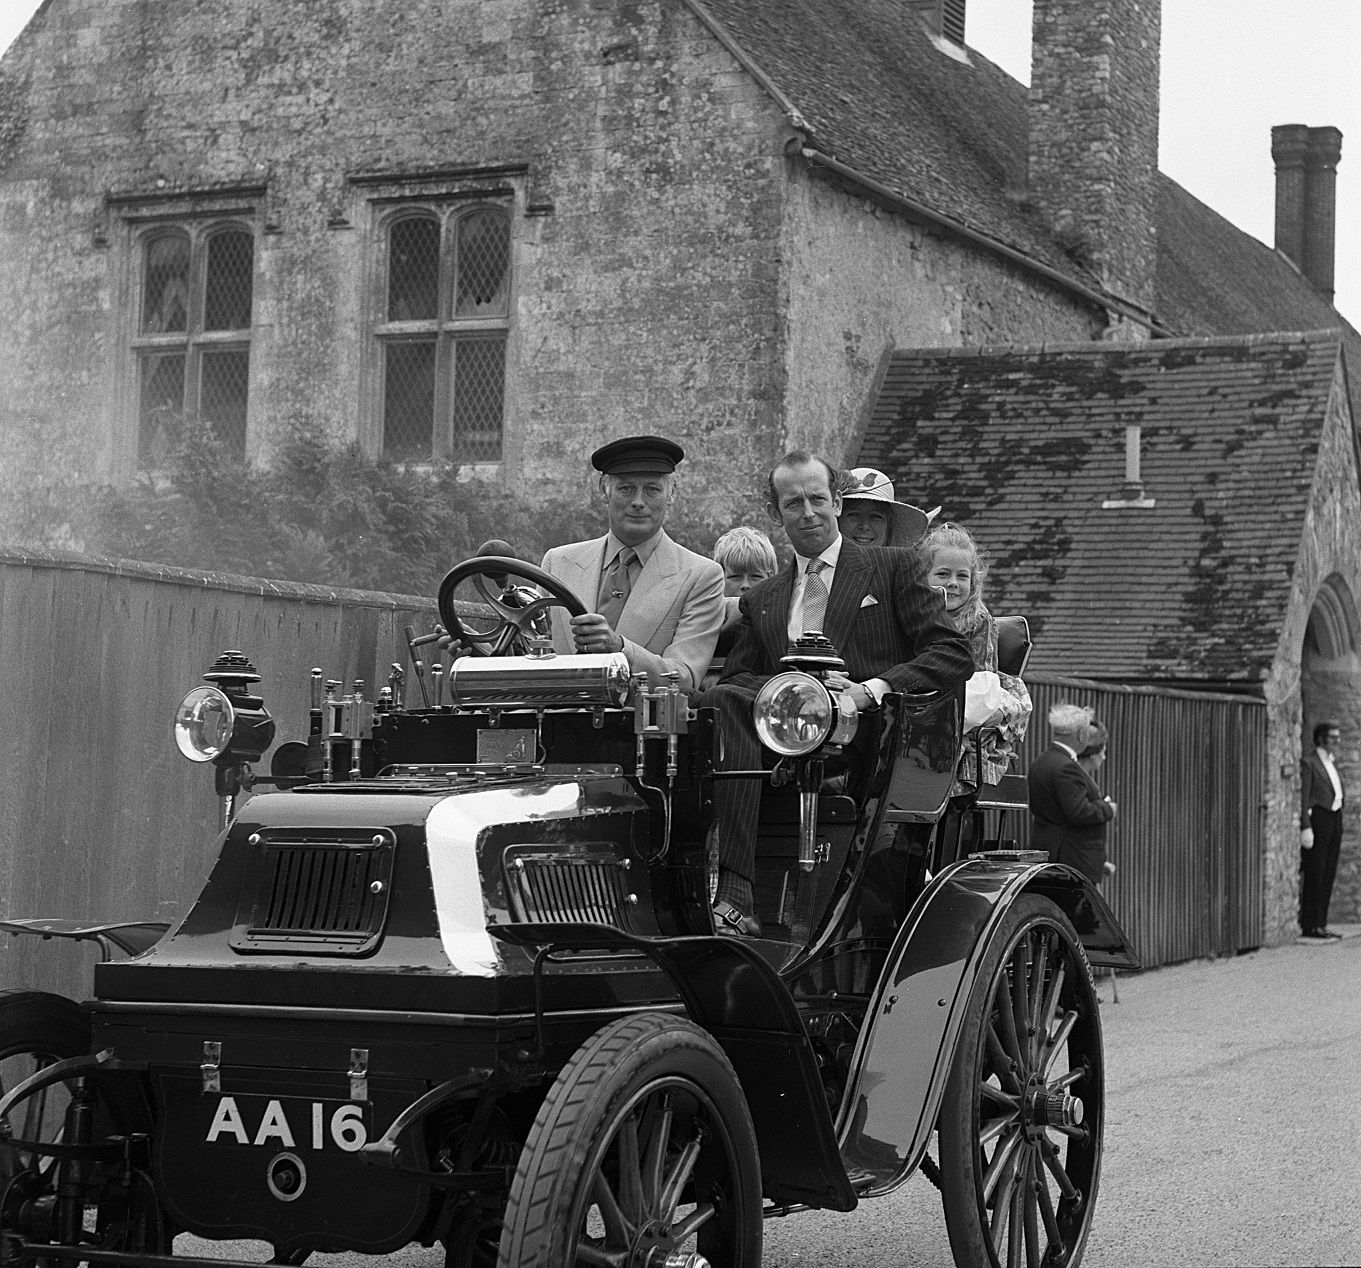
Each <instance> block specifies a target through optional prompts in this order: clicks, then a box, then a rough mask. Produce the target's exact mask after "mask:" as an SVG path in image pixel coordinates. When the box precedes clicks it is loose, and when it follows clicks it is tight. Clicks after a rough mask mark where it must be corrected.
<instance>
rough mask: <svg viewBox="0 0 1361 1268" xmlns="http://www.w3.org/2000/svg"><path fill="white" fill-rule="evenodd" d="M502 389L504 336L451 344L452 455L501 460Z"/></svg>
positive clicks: (504, 366) (503, 377)
mask: <svg viewBox="0 0 1361 1268" xmlns="http://www.w3.org/2000/svg"><path fill="white" fill-rule="evenodd" d="M505 392H506V337H505V335H503V334H498V335H490V336H481V337H477V338H464V339H459V340H458V341H457V342H456V343H455V345H454V435H453V452H452V455H451V456H452V457H453V458H455V459H457V460H460V461H463V462H499V461H500V460H501V418H502V410H503V408H504V404H505Z"/></svg>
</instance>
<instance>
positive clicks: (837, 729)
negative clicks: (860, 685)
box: [752, 670, 858, 757]
mask: <svg viewBox="0 0 1361 1268" xmlns="http://www.w3.org/2000/svg"><path fill="white" fill-rule="evenodd" d="M752 712H753V716H754V718H755V721H756V734H757V735H758V736H759V737H760V739H761V743H762V744H764V745H765V746H766V747H767V748H768V749H770V750H771V751H772V752H775V753H779V754H780V755H781V756H782V757H802V756H804V755H805V754H807V753H811V752H813V751H814V750H815V749H818V748H821V747H822V745H824V744H829V743H830V744H847V743H849V742H850V740H851V738H852V737H853V736H854V735H855V731H856V726H857V724H858V715H857V714H856V710H855V706H854V705H853V704H852V703H851V702H850V701H849V700H848V699H847V698H846V697H845V696H844V695H843V694H842V693H840V692H835V693H834V692H832V691H831V690H829V688H828V687H827V685H826V683H824V682H822V681H821V680H820V679H817V678H814V677H813V676H812V675H811V674H805V673H800V672H798V671H797V670H791V671H790V672H789V673H784V674H776V675H775V677H773V678H771V679H770V680H769V681H767V682H766V684H765V685H764V686H763V687H762V688H761V690H760V691H759V692H758V693H757V696H756V703H755V705H753V707H752Z"/></svg>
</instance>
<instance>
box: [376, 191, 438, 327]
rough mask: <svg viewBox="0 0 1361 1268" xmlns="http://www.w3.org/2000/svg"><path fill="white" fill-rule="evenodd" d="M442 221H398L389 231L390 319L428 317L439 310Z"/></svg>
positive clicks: (426, 319) (418, 219)
mask: <svg viewBox="0 0 1361 1268" xmlns="http://www.w3.org/2000/svg"><path fill="white" fill-rule="evenodd" d="M439 232H440V231H439V224H438V222H437V221H435V220H431V219H427V218H424V217H422V218H414V217H413V218H409V219H406V220H399V221H397V222H396V223H395V224H394V225H393V226H392V228H391V230H390V231H389V233H388V320H389V321H429V320H431V319H432V318H434V317H435V316H436V314H437V313H438V310H439Z"/></svg>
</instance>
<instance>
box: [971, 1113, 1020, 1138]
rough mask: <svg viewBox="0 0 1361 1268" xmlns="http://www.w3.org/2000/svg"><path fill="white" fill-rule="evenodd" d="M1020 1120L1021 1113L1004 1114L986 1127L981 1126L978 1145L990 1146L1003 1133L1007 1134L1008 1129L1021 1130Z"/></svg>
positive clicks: (993, 1119)
mask: <svg viewBox="0 0 1361 1268" xmlns="http://www.w3.org/2000/svg"><path fill="white" fill-rule="evenodd" d="M1019 1120H1020V1113H1019V1111H1017V1112H1016V1113H1013V1114H1004V1115H1000V1116H999V1117H997V1118H992V1119H989V1120H988V1123H987V1126H986V1127H984V1126H982V1125H981V1124H980V1128H979V1132H978V1143H979V1144H980V1145H990V1144H992V1142H993V1141H994V1140H996V1139H997V1138H998V1137H999V1136H1000V1135H1002V1133H1003V1132H1005V1131H1006V1130H1007V1128H1008V1127H1016V1128H1018V1129H1019V1127H1020V1122H1019Z"/></svg>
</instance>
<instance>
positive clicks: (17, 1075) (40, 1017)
mask: <svg viewBox="0 0 1361 1268" xmlns="http://www.w3.org/2000/svg"><path fill="white" fill-rule="evenodd" d="M89 1051H90V1023H89V1019H88V1018H86V1016H85V1015H84V1014H83V1013H82V1012H81V1011H80V1009H79V1007H78V1006H77V1005H76V1003H75V1001H74V1000H69V999H66V998H65V997H63V996H61V995H49V994H46V993H45V992H42V991H0V1097H3V1096H4V1095H6V1094H7V1093H8V1092H9V1091H10V1089H11V1088H15V1087H17V1086H18V1085H19V1084H20V1083H21V1082H23V1080H25V1079H27V1078H28V1077H30V1076H31V1075H34V1074H36V1073H37V1072H38V1071H39V1070H42V1069H45V1068H46V1067H47V1066H50V1065H52V1064H53V1063H54V1062H57V1061H62V1060H64V1059H65V1058H67V1057H77V1056H80V1055H81V1054H82V1053H86V1052H89ZM70 1099H71V1096H70V1092H69V1091H68V1089H67V1087H66V1085H65V1084H64V1083H58V1084H55V1085H54V1086H53V1087H50V1088H45V1089H44V1090H43V1091H41V1092H38V1093H36V1094H34V1095H33V1096H30V1097H29V1098H28V1099H27V1100H24V1101H21V1102H20V1103H19V1104H18V1105H16V1106H15V1107H14V1109H13V1111H12V1112H11V1113H10V1115H9V1117H8V1119H7V1121H6V1124H5V1126H6V1127H7V1128H8V1136H7V1139H10V1140H20V1141H24V1140H30V1141H41V1142H44V1143H48V1144H50V1143H52V1142H53V1141H55V1140H56V1139H57V1138H58V1137H59V1136H60V1135H61V1129H62V1124H63V1123H64V1121H65V1117H66V1106H67V1104H68V1103H69V1102H70ZM50 1165H51V1163H50V1161H49V1160H45V1159H43V1158H41V1157H38V1156H36V1155H35V1154H34V1153H33V1152H32V1150H28V1149H24V1148H23V1147H22V1146H5V1147H0V1181H3V1180H8V1179H9V1178H10V1177H11V1176H13V1175H14V1174H15V1173H16V1172H18V1171H23V1170H27V1169H35V1170H38V1171H43V1170H46V1169H48V1168H49V1167H50Z"/></svg>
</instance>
